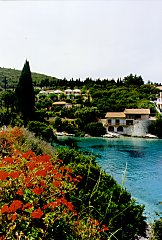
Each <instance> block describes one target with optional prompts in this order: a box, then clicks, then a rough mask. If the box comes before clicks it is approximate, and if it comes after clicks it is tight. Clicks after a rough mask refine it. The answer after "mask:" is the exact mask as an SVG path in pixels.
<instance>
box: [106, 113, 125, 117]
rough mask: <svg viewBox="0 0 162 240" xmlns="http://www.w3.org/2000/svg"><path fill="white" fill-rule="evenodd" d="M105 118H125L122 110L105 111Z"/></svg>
mask: <svg viewBox="0 0 162 240" xmlns="http://www.w3.org/2000/svg"><path fill="white" fill-rule="evenodd" d="M105 118H125V114H124V112H107V113H106V116H105Z"/></svg>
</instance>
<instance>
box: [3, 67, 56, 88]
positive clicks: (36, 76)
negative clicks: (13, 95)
mask: <svg viewBox="0 0 162 240" xmlns="http://www.w3.org/2000/svg"><path fill="white" fill-rule="evenodd" d="M20 74H21V70H16V69H11V68H1V67H0V87H2V88H4V85H5V83H4V78H5V77H6V80H7V88H13V87H16V85H17V83H18V80H19V77H20ZM32 79H33V83H34V85H39V84H40V83H41V81H44V80H49V81H51V80H57V78H56V77H51V76H47V75H45V74H40V73H32Z"/></svg>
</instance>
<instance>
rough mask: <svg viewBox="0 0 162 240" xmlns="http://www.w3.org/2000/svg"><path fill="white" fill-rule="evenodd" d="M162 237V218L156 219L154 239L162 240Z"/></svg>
mask: <svg viewBox="0 0 162 240" xmlns="http://www.w3.org/2000/svg"><path fill="white" fill-rule="evenodd" d="M161 239H162V218H160V219H158V220H155V221H154V224H153V238H152V240H161Z"/></svg>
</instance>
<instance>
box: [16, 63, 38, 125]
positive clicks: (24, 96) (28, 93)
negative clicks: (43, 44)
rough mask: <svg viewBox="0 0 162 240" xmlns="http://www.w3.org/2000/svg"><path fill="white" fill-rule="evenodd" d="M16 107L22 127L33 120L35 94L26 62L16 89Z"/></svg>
mask: <svg viewBox="0 0 162 240" xmlns="http://www.w3.org/2000/svg"><path fill="white" fill-rule="evenodd" d="M15 91H16V95H17V107H18V111H19V112H20V113H21V114H22V117H23V120H24V126H26V125H27V122H28V121H29V120H32V119H33V118H34V109H35V94H34V87H33V83H32V77H31V71H30V66H29V62H28V61H27V60H26V62H25V64H24V67H23V69H22V72H21V75H20V78H19V82H18V85H17V87H16V90H15Z"/></svg>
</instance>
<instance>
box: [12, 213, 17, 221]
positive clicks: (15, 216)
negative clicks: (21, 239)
mask: <svg viewBox="0 0 162 240" xmlns="http://www.w3.org/2000/svg"><path fill="white" fill-rule="evenodd" d="M16 218H17V214H16V213H14V214H12V216H11V220H12V221H15V220H16Z"/></svg>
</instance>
